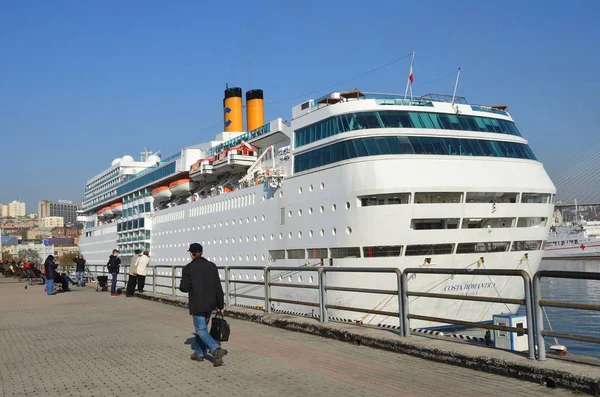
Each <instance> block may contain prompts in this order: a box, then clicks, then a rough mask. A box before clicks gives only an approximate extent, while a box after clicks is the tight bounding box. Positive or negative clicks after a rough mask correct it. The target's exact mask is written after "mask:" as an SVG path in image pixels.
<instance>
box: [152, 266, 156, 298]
mask: <svg viewBox="0 0 600 397" xmlns="http://www.w3.org/2000/svg"><path fill="white" fill-rule="evenodd" d="M152 293H153V294H154V295H156V265H154V266H152Z"/></svg>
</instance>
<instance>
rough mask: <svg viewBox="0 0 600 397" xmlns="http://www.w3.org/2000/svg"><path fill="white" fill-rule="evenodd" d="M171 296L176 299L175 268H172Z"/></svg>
mask: <svg viewBox="0 0 600 397" xmlns="http://www.w3.org/2000/svg"><path fill="white" fill-rule="evenodd" d="M171 296H172V297H173V298H175V266H171Z"/></svg>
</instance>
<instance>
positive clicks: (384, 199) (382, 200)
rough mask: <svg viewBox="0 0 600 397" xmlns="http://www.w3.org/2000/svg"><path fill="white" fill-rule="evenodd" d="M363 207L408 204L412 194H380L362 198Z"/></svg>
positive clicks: (360, 198)
mask: <svg viewBox="0 0 600 397" xmlns="http://www.w3.org/2000/svg"><path fill="white" fill-rule="evenodd" d="M358 199H359V200H360V205H361V207H371V206H374V205H391V204H408V203H409V201H410V193H392V194H378V195H373V196H362V197H359V198H358Z"/></svg>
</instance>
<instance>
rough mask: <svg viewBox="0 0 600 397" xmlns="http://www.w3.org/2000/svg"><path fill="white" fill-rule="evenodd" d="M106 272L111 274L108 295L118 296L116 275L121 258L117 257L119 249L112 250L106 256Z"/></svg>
mask: <svg viewBox="0 0 600 397" xmlns="http://www.w3.org/2000/svg"><path fill="white" fill-rule="evenodd" d="M106 267H108V272H109V273H110V274H111V275H112V285H111V286H110V296H119V294H117V276H118V275H119V268H120V267H121V258H119V250H113V251H112V255H111V256H109V257H108V263H107V264H106Z"/></svg>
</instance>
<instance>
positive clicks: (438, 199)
mask: <svg viewBox="0 0 600 397" xmlns="http://www.w3.org/2000/svg"><path fill="white" fill-rule="evenodd" d="M461 201H462V193H460V192H431V193H429V192H427V193H415V201H414V202H415V204H458V203H460V202H461Z"/></svg>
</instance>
